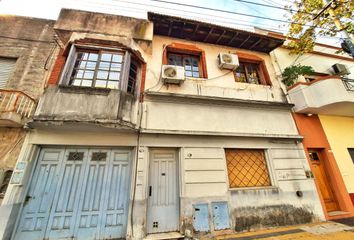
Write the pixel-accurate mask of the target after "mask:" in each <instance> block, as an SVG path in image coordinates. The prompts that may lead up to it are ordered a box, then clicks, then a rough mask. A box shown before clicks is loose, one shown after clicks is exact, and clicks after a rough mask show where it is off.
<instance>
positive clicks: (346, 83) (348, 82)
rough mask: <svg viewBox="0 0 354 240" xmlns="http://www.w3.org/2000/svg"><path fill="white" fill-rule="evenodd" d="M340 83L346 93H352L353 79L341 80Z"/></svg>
mask: <svg viewBox="0 0 354 240" xmlns="http://www.w3.org/2000/svg"><path fill="white" fill-rule="evenodd" d="M342 81H343V84H344V86H345V88H346V89H347V90H348V91H354V79H350V78H342Z"/></svg>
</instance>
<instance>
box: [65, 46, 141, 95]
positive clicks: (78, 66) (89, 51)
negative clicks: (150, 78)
mask: <svg viewBox="0 0 354 240" xmlns="http://www.w3.org/2000/svg"><path fill="white" fill-rule="evenodd" d="M140 66H141V64H140V61H138V59H136V57H135V56H134V55H132V54H131V53H130V52H129V51H123V50H119V49H117V50H112V49H104V48H102V49H99V48H97V47H92V48H90V46H84V47H80V46H76V45H73V46H72V47H71V49H70V53H69V55H68V57H67V61H66V64H65V68H64V71H63V73H62V77H61V80H60V82H61V84H64V85H71V86H81V87H94V88H109V89H120V90H124V91H127V92H128V93H132V94H135V93H136V92H137V89H136V88H137V87H139V86H138V84H137V82H138V81H139V79H140V75H141V67H140Z"/></svg>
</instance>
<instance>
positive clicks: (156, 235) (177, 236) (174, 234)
mask: <svg viewBox="0 0 354 240" xmlns="http://www.w3.org/2000/svg"><path fill="white" fill-rule="evenodd" d="M182 238H184V236H183V235H182V234H180V233H179V232H167V233H154V234H149V235H147V236H146V237H145V238H144V240H152V239H154V240H162V239H182Z"/></svg>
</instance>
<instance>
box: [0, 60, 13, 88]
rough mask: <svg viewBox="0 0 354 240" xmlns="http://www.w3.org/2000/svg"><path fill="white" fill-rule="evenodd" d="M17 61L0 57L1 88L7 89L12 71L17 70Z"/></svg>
mask: <svg viewBox="0 0 354 240" xmlns="http://www.w3.org/2000/svg"><path fill="white" fill-rule="evenodd" d="M15 65H16V59H14V58H3V57H0V88H5V87H6V84H7V81H8V80H9V78H10V75H11V73H12V71H13V70H14V69H15Z"/></svg>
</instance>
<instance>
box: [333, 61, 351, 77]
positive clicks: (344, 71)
mask: <svg viewBox="0 0 354 240" xmlns="http://www.w3.org/2000/svg"><path fill="white" fill-rule="evenodd" d="M332 68H333V70H334V72H335V73H336V74H338V75H349V74H350V71H349V69H348V68H347V66H346V65H344V64H339V63H336V64H334V65H333V66H332Z"/></svg>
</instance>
